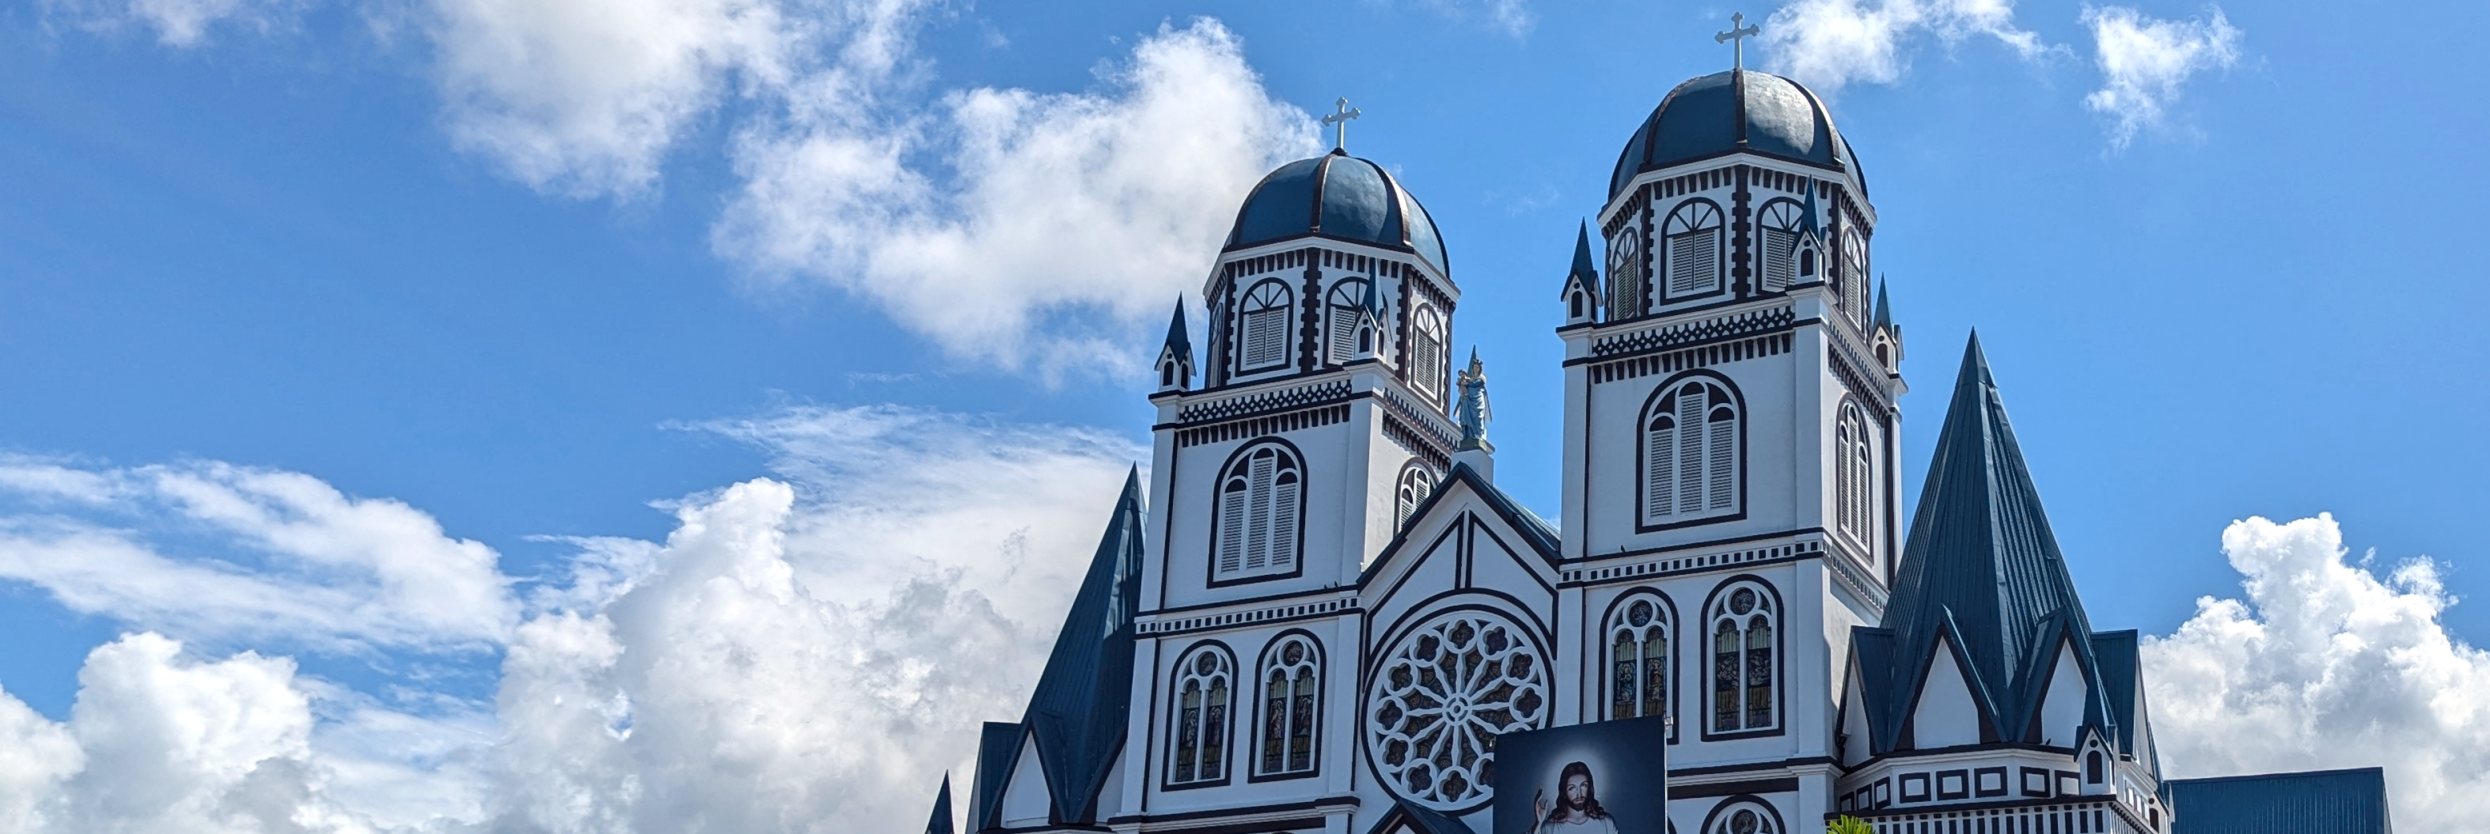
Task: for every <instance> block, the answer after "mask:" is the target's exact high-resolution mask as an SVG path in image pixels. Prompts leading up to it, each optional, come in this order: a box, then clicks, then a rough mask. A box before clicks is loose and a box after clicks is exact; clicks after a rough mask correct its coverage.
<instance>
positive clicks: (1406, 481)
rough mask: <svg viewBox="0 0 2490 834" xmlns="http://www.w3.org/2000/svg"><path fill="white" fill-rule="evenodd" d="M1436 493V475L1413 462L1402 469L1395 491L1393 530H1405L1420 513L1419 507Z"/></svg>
mask: <svg viewBox="0 0 2490 834" xmlns="http://www.w3.org/2000/svg"><path fill="white" fill-rule="evenodd" d="M1434 492H1435V473H1433V472H1430V471H1427V468H1426V467H1424V466H1419V465H1418V464H1417V463H1415V462H1412V463H1411V464H1409V465H1408V466H1407V467H1404V468H1402V469H1401V481H1400V484H1399V485H1398V486H1397V487H1396V488H1395V489H1394V490H1393V501H1392V529H1393V530H1395V531H1398V530H1405V529H1408V527H1409V517H1410V516H1412V515H1416V514H1417V513H1418V505H1419V504H1424V503H1426V500H1427V496H1428V495H1430V494H1433V493H1434Z"/></svg>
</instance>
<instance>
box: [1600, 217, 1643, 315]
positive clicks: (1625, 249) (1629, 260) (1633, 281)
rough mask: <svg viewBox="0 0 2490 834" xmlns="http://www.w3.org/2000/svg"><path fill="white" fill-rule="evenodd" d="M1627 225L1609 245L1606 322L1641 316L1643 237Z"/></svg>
mask: <svg viewBox="0 0 2490 834" xmlns="http://www.w3.org/2000/svg"><path fill="white" fill-rule="evenodd" d="M1638 225H1639V223H1628V224H1626V227H1625V228H1623V229H1620V230H1618V231H1617V236H1616V237H1614V238H1610V239H1609V241H1608V320H1609V321H1625V320H1627V319H1631V318H1635V317H1637V316H1640V315H1642V314H1643V245H1642V241H1643V235H1642V233H1641V232H1638V231H1636V227H1637V226H1638Z"/></svg>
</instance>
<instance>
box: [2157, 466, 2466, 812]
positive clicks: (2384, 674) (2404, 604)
mask: <svg viewBox="0 0 2490 834" xmlns="http://www.w3.org/2000/svg"><path fill="white" fill-rule="evenodd" d="M2222 549H2223V551H2224V553H2225V554H2226V555H2227V556H2228V557H2229V558H2230V563H2231V566H2232V567H2233V568H2236V569H2237V570H2238V571H2239V572H2240V574H2241V575H2242V576H2243V577H2244V580H2243V582H2242V583H2241V585H2242V588H2243V589H2244V590H2245V591H2246V598H2245V599H2215V598H2213V597H2204V598H2201V599H2199V600H2197V603H2196V615H2195V617H2194V618H2192V619H2190V620H2188V621H2187V622H2186V623H2185V624H2183V625H2181V626H2180V627H2179V629H2178V630H2177V631H2176V632H2174V633H2172V634H2171V635H2169V636H2168V637H2164V638H2158V639H2148V640H2147V641H2146V642H2145V645H2144V660H2145V664H2146V667H2147V674H2146V676H2145V680H2146V683H2147V686H2148V687H2149V690H2148V692H2149V698H2150V701H2151V703H2152V708H2153V727H2154V731H2155V732H2156V734H2157V739H2158V741H2159V743H2160V747H2161V750H2162V753H2163V755H2164V757H2165V763H2166V764H2167V765H2168V767H2169V768H2170V770H2171V772H2173V773H2174V774H2177V775H2181V776H2218V775H2227V774H2234V773H2253V772H2269V771H2282V770H2302V769H2315V768H2335V767H2369V766H2379V765H2383V766H2384V767H2385V768H2386V783H2387V789H2388V791H2389V792H2390V793H2391V795H2392V801H2393V803H2394V808H2395V816H2396V818H2397V820H2396V821H2397V822H2398V823H2399V824H2400V826H2401V827H2407V828H2411V829H2413V830H2418V831H2451V830H2456V829H2459V828H2462V827H2463V826H2464V825H2466V824H2468V823H2470V822H2472V821H2476V820H2479V819H2481V818H2482V817H2483V816H2484V815H2485V814H2490V653H2486V652H2484V651H2482V650H2481V649H2479V648H2476V647H2474V646H2472V645H2469V644H2467V643H2466V642H2464V641H2463V640H2460V639H2457V638H2456V637H2455V636H2454V635H2452V634H2449V633H2448V631H2447V629H2446V627H2445V625H2444V624H2443V623H2442V622H2440V620H2439V615H2440V614H2441V613H2442V612H2444V611H2445V610H2446V608H2447V606H2448V605H2451V604H2453V600H2452V599H2450V598H2449V597H2448V596H2447V594H2446V591H2445V588H2444V586H2443V585H2442V584H2441V583H2440V581H2439V575H2438V566H2437V564H2436V563H2435V562H2433V561H2431V560H2429V559H2426V558H2422V559H2414V560H2411V561H2407V562H2404V563H2402V564H2400V565H2397V566H2395V567H2394V568H2392V569H2391V570H2389V571H2387V573H2386V575H2385V577H2384V578H2380V577H2379V575H2378V574H2377V573H2376V572H2374V571H2373V570H2372V569H2371V567H2370V565H2369V563H2368V560H2367V559H2363V560H2361V561H2360V562H2357V563H2355V562H2347V561H2346V559H2345V557H2346V555H2347V551H2346V550H2345V549H2344V547H2343V534H2342V530H2341V528H2340V527H2339V526H2338V525H2337V524H2336V523H2335V520H2334V518H2333V517H2332V516H2327V515H2320V516H2318V517H2316V518H2304V519H2300V520H2298V521H2293V522H2290V523H2288V524H2276V523H2274V522H2272V521H2268V520H2266V519H2263V518H2251V519H2248V520H2246V521H2241V522H2236V523H2234V524H2232V525H2231V526H2230V528H2229V529H2228V530H2225V531H2224V532H2223V534H2222Z"/></svg>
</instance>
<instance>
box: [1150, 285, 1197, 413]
mask: <svg viewBox="0 0 2490 834" xmlns="http://www.w3.org/2000/svg"><path fill="white" fill-rule="evenodd" d="M1171 366H1172V367H1171ZM1158 372H1159V391H1161V392H1167V391H1180V390H1183V389H1184V388H1186V387H1188V386H1190V385H1192V384H1193V339H1192V337H1191V336H1189V335H1187V334H1186V328H1185V326H1184V298H1183V297H1182V296H1178V297H1177V298H1176V314H1175V315H1174V316H1172V317H1170V318H1169V319H1168V320H1167V346H1166V347H1163V348H1160V349H1159V364H1158Z"/></svg>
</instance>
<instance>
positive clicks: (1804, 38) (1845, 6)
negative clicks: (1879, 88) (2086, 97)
mask: <svg viewBox="0 0 2490 834" xmlns="http://www.w3.org/2000/svg"><path fill="white" fill-rule="evenodd" d="M1763 30H1764V31H1763V33H1762V37H1763V42H1764V45H1765V51H1766V52H1767V54H1769V55H1771V56H1772V59H1771V65H1772V67H1773V69H1774V70H1775V71H1777V72H1780V73H1782V74H1784V75H1788V76H1789V77H1791V78H1795V79H1798V80H1799V81H1802V82H1805V83H1806V84H1807V85H1808V86H1810V87H1813V88H1815V89H1817V90H1820V91H1822V92H1825V93H1828V94H1829V93H1833V92H1837V91H1839V90H1840V89H1841V88H1842V87H1843V86H1845V85H1848V84H1851V83H1853V82H1864V83H1870V84H1891V83H1894V82H1895V81H1899V80H1901V78H1902V74H1903V73H1904V72H1905V71H1907V70H1908V69H1910V64H1911V61H1910V50H1911V47H1912V41H1913V40H1914V39H1915V38H1917V37H1918V36H1919V35H1920V34H1921V33H1930V34H1934V35H1936V36H1937V38H1938V40H1939V41H1941V42H1943V43H1945V44H1946V45H1948V46H1952V45H1954V44H1957V43H1959V42H1961V41H1963V40H1964V39H1966V38H1970V37H1972V36H1974V35H1980V36H1986V37H1990V38H1995V39H1997V41H1998V42H1999V43H2002V44H2005V45H2006V47H2007V48H2009V49H2012V50H2013V51H2014V52H2015V53H2016V54H2017V55H2019V56H2021V57H2023V58H2024V59H2027V60H2030V59H2037V58H2040V57H2042V56H2044V55H2046V54H2048V53H2049V52H2050V51H2051V48H2050V47H2048V46H2046V45H2044V44H2042V43H2041V40H2040V36H2039V35H2037V34H2034V33H2032V32H2030V31H2027V30H2024V29H2022V28H2019V27H2017V26H2016V25H2015V21H2014V3H2013V0H1797V2H1793V3H1791V4H1789V5H1787V6H1783V7H1781V8H1780V9H1778V10H1776V11H1774V12H1773V13H1772V17H1771V18H1770V19H1769V20H1766V21H1765V22H1764V25H1763Z"/></svg>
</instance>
